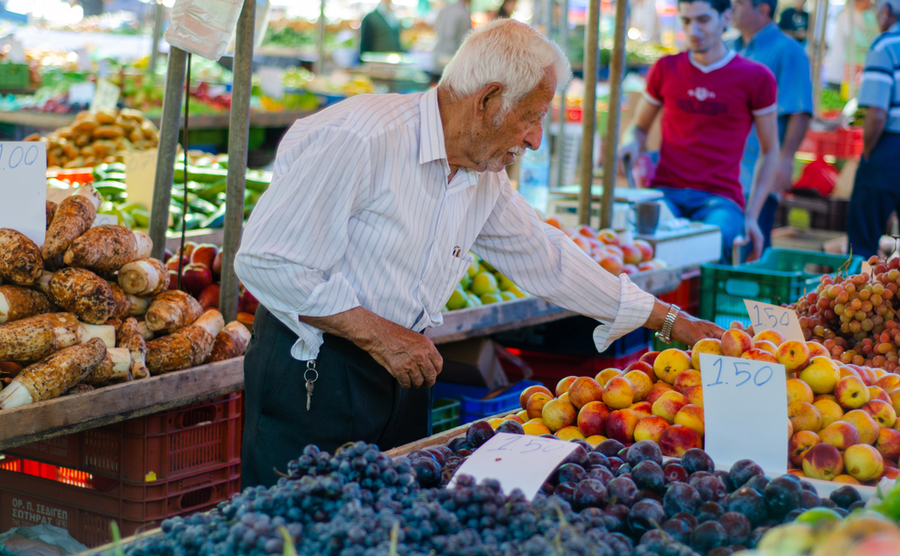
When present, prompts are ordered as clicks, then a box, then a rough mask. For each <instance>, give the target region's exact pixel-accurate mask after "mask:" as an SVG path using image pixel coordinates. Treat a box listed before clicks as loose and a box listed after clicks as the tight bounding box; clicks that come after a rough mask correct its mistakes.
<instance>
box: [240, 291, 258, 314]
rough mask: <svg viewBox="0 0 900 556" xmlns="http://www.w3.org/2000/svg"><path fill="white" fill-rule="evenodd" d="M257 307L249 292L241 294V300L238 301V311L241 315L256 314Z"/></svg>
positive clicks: (256, 302)
mask: <svg viewBox="0 0 900 556" xmlns="http://www.w3.org/2000/svg"><path fill="white" fill-rule="evenodd" d="M258 305H259V301H257V300H256V298H255V297H253V294H252V293H250V291H249V290H244V292H243V293H242V294H241V298H240V300H239V301H238V311H240V312H242V313H250V314H251V315H254V314H256V307H257V306H258Z"/></svg>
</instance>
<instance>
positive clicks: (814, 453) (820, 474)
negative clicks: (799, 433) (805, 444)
mask: <svg viewBox="0 0 900 556" xmlns="http://www.w3.org/2000/svg"><path fill="white" fill-rule="evenodd" d="M843 470H844V460H843V459H842V458H841V453H840V452H839V451H838V449H837V448H835V447H834V446H832V445H831V444H824V443H820V444H816V445H815V446H813V447H812V448H810V449H809V451H808V452H806V455H805V456H803V473H805V474H806V476H807V477H809V478H811V479H821V480H823V481H830V480H831V479H833V478H835V477H837V476H838V475H840V474H841V472H842V471H843Z"/></svg>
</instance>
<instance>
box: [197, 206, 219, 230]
mask: <svg viewBox="0 0 900 556" xmlns="http://www.w3.org/2000/svg"><path fill="white" fill-rule="evenodd" d="M224 225H225V205H222V206H221V207H219V208H218V209H216V212H214V213H212V214H210V215H209V216H208V217H207V218H206V219H205V220H204V221H203V222H202V223H201V224H200V227H201V228H204V229H206V228H221V227H222V226H224Z"/></svg>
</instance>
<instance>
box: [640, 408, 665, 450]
mask: <svg viewBox="0 0 900 556" xmlns="http://www.w3.org/2000/svg"><path fill="white" fill-rule="evenodd" d="M668 427H669V422H668V421H666V420H665V419H663V418H662V417H658V416H656V415H651V416H649V417H644V418H643V419H641V420H640V421H638V424H637V425H636V426H635V427H634V441H635V442H640V441H642V440H652V441H654V442H656V443H657V444H659V439H660V437H661V436H662V433H663V431H664V430H666V429H667V428H668Z"/></svg>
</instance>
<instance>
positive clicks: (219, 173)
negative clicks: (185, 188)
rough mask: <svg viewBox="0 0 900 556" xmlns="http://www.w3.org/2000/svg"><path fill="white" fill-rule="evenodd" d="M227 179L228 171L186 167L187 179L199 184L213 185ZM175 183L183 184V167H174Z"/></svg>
mask: <svg viewBox="0 0 900 556" xmlns="http://www.w3.org/2000/svg"><path fill="white" fill-rule="evenodd" d="M227 177H228V170H216V169H213V168H197V167H195V166H188V178H189V179H191V180H193V181H197V182H201V183H215V182H217V181H219V180H222V179H224V178H227ZM175 182H176V183H184V167H183V166H176V167H175Z"/></svg>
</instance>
